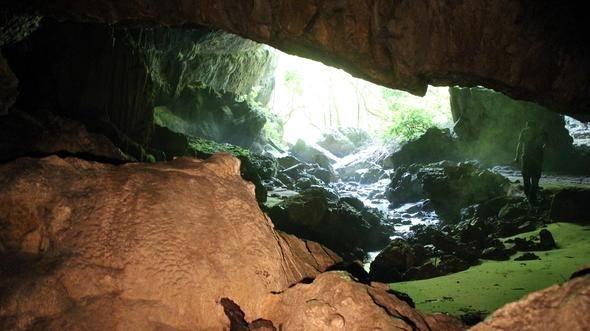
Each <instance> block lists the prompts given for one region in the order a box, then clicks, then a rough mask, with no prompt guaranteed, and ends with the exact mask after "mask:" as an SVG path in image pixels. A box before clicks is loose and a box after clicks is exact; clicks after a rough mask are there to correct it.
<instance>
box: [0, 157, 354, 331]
mask: <svg viewBox="0 0 590 331" xmlns="http://www.w3.org/2000/svg"><path fill="white" fill-rule="evenodd" d="M239 167H240V165H239V161H238V160H237V159H235V158H233V157H231V156H228V155H216V156H214V157H212V158H210V159H209V160H207V161H200V160H197V159H188V158H183V159H177V160H175V161H172V162H169V163H159V164H153V165H149V164H125V165H121V166H112V165H105V164H100V163H92V162H87V161H82V160H79V159H75V158H67V159H61V158H58V157H48V158H44V159H29V158H23V159H18V160H16V161H14V162H12V163H8V164H4V165H1V166H0V183H1V184H0V226H1V228H2V229H3V231H2V233H1V236H0V252H1V257H2V273H1V275H0V287H1V288H2V289H3V291H2V293H3V294H2V300H1V304H0V329H4V330H6V329H16V330H25V329H30V328H33V327H39V328H41V329H48V330H68V329H86V330H105V329H108V330H152V329H162V328H169V329H186V330H195V329H221V328H223V327H225V326H227V323H228V322H227V318H226V316H225V314H224V312H223V309H222V307H221V305H219V304H218V303H217V301H218V300H220V299H221V298H222V297H227V298H231V299H232V300H235V301H236V302H239V304H240V305H241V307H242V309H243V310H244V311H245V312H247V314H248V316H260V315H261V314H262V313H263V311H262V310H261V307H260V304H259V302H261V301H262V300H263V299H264V298H265V297H266V295H267V294H268V293H270V292H271V291H281V290H283V289H285V288H287V287H288V286H290V285H292V284H294V283H296V282H298V281H300V280H302V279H304V278H309V277H314V276H315V275H317V274H318V273H319V272H320V271H323V270H324V269H325V268H326V267H328V266H329V265H331V264H334V263H335V262H337V261H339V258H338V257H337V256H335V254H333V253H331V252H330V251H329V250H327V249H325V248H322V247H321V246H319V245H317V244H315V243H311V242H305V241H301V240H299V239H297V238H295V237H293V236H288V235H282V234H279V233H277V232H275V230H274V229H273V225H272V223H271V222H270V220H269V219H268V218H267V217H266V216H265V215H264V214H263V213H262V212H261V211H260V209H259V207H258V204H257V203H256V199H255V196H254V187H253V185H252V184H249V183H247V182H245V181H243V180H242V178H241V177H240V175H239ZM359 318H360V317H359Z"/></svg>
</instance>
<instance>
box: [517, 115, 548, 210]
mask: <svg viewBox="0 0 590 331" xmlns="http://www.w3.org/2000/svg"><path fill="white" fill-rule="evenodd" d="M546 140H547V133H546V132H542V131H541V130H539V128H537V126H536V123H535V122H534V121H528V122H527V123H526V127H525V128H524V129H522V131H521V132H520V136H519V137H518V146H517V147H516V158H515V159H514V162H515V163H518V162H520V163H521V169H522V179H523V181H524V193H525V195H526V196H527V199H528V200H529V203H530V204H531V205H535V204H537V193H538V190H539V179H540V178H541V172H542V168H543V152H544V150H545V145H546Z"/></svg>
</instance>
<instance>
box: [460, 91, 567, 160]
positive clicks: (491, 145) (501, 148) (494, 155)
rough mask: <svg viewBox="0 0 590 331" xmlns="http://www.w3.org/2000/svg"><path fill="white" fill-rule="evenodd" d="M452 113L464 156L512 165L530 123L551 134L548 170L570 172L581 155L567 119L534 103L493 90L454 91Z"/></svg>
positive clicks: (549, 136) (546, 158)
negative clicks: (524, 129)
mask: <svg viewBox="0 0 590 331" xmlns="http://www.w3.org/2000/svg"><path fill="white" fill-rule="evenodd" d="M450 95H451V111H452V114H453V120H454V121H455V126H454V132H455V133H456V134H457V136H458V138H459V140H460V142H461V148H462V149H463V151H462V152H463V153H464V154H467V155H470V156H472V157H475V158H477V159H479V160H481V161H484V162H487V163H490V164H509V163H510V162H511V161H512V160H513V159H514V157H515V155H516V146H517V144H518V137H519V134H520V131H521V130H522V129H523V128H524V127H525V125H526V122H527V121H533V122H535V123H536V126H537V128H539V129H540V130H542V131H544V132H547V134H548V139H547V149H546V153H545V160H544V167H545V169H548V170H560V169H561V170H570V169H571V168H572V165H571V164H568V163H571V162H572V159H573V158H576V157H577V156H578V155H577V154H578V153H576V151H575V150H574V147H573V138H572V137H571V136H570V135H569V132H568V130H567V129H566V128H565V121H564V119H563V116H560V115H559V114H555V113H553V112H550V111H549V110H547V109H546V108H544V107H542V106H539V105H537V104H534V103H532V102H525V101H517V100H513V99H511V98H510V97H508V96H506V95H503V94H502V93H498V92H494V91H492V90H489V89H485V88H480V87H474V88H459V87H452V88H450Z"/></svg>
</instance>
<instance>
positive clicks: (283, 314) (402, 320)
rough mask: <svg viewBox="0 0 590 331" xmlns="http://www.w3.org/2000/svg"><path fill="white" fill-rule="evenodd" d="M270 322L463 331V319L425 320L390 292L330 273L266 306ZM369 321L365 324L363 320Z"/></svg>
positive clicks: (273, 297)
mask: <svg viewBox="0 0 590 331" xmlns="http://www.w3.org/2000/svg"><path fill="white" fill-rule="evenodd" d="M262 305H263V310H264V311H265V315H264V316H263V317H264V318H265V319H269V320H272V321H273V322H274V323H275V326H277V325H280V326H281V327H282V328H283V329H284V330H437V331H444V330H463V329H464V326H463V325H462V324H461V322H459V321H458V320H455V319H453V318H450V317H447V316H444V315H429V316H425V315H422V314H421V313H419V312H417V311H416V310H414V309H412V308H411V307H410V306H409V305H408V304H407V303H406V302H404V301H402V300H400V299H398V298H397V297H396V296H394V295H392V294H389V293H388V292H387V291H386V289H385V288H380V287H371V286H368V285H364V284H360V283H357V282H354V281H353V280H352V279H351V278H350V276H349V275H348V274H346V273H343V272H327V273H323V274H321V275H320V276H318V277H317V278H316V279H315V281H314V282H313V283H311V284H297V285H296V286H294V287H292V288H289V289H287V290H285V291H284V292H282V293H278V294H274V295H270V296H268V297H267V298H266V300H265V301H264V302H263V303H262ZM358 316H363V319H358Z"/></svg>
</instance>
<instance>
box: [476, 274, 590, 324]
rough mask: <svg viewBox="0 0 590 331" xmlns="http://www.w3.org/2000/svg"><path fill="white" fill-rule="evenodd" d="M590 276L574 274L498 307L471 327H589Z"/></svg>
mask: <svg viewBox="0 0 590 331" xmlns="http://www.w3.org/2000/svg"><path fill="white" fill-rule="evenodd" d="M588 311H590V277H588V276H582V277H578V278H574V279H572V280H570V281H569V282H567V283H564V284H561V285H554V286H551V287H549V288H547V289H545V290H542V291H538V292H534V293H531V294H529V295H527V296H526V297H524V298H523V299H522V300H520V301H517V302H513V303H510V304H507V305H506V306H504V307H502V308H500V309H498V310H497V311H496V312H495V313H493V314H492V316H490V317H489V318H488V319H487V320H486V321H484V322H482V323H480V324H477V325H476V326H475V327H473V328H472V329H471V330H473V331H500V330H521V331H527V330H531V331H532V330H568V331H575V330H589V329H590V319H588Z"/></svg>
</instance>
